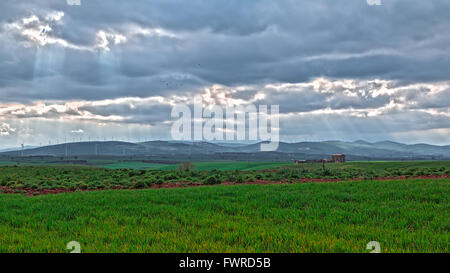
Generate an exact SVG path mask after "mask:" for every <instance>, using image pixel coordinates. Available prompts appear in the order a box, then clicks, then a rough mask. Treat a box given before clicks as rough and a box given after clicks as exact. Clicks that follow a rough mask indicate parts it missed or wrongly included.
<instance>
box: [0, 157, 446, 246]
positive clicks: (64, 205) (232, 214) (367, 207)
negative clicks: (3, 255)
mask: <svg viewBox="0 0 450 273" xmlns="http://www.w3.org/2000/svg"><path fill="white" fill-rule="evenodd" d="M109 163H110V164H108V165H111V164H119V163H117V162H109ZM130 163H134V162H130ZM149 164H153V163H149ZM194 165H195V168H194V169H187V170H178V165H164V164H156V165H153V167H155V168H159V169H147V168H143V169H140V167H139V166H137V165H134V166H133V167H132V168H128V167H127V166H128V165H116V168H112V169H107V168H100V167H95V166H91V167H83V166H57V165H32V166H22V165H21V166H0V252H65V251H67V250H66V249H65V247H66V244H67V243H68V242H70V241H78V242H80V243H81V247H82V251H83V252H367V250H366V244H367V243H368V242H370V241H378V242H379V243H380V244H381V249H382V252H448V251H449V237H450V236H449V234H450V221H449V219H450V218H449V211H450V206H449V203H448V197H449V193H450V178H449V177H450V176H449V174H450V163H449V162H448V161H429V162H349V163H345V164H327V165H326V169H325V170H323V169H322V164H300V165H294V164H291V163H290V164H281V163H245V162H238V163H230V162H218V163H217V162H216V163H195V164H194ZM141 167H142V166H141ZM169 167H170V168H169ZM165 168H167V169H165ZM391 177H397V179H398V180H391ZM416 177H421V179H415V178H416ZM378 178H383V180H377V179H378ZM406 178H409V179H406ZM314 179H319V180H320V181H334V182H332V183H328V182H327V183H316V182H310V181H315V180H314ZM355 179H358V180H355ZM338 180H341V182H336V181H338ZM250 181H255V182H257V183H259V182H258V181H269V182H270V181H283V182H285V184H269V185H258V184H254V185H246V184H242V185H239V184H241V183H244V182H250ZM191 182H193V183H196V184H195V185H202V184H204V185H212V184H220V183H223V182H228V183H229V182H232V183H234V184H235V185H227V186H225V185H216V186H206V187H189V186H192V185H194V184H192V183H191ZM294 182H301V183H294ZM170 185H177V187H181V188H173V189H164V188H163V189H146V188H153V187H154V186H157V187H161V186H170ZM117 188H121V189H128V190H116V189H117ZM138 189H139V190H138ZM85 190H102V191H85ZM1 192H5V193H16V194H1ZM56 192H59V193H60V194H56V195H40V194H45V193H56ZM61 192H66V193H61Z"/></svg>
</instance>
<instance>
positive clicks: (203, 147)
mask: <svg viewBox="0 0 450 273" xmlns="http://www.w3.org/2000/svg"><path fill="white" fill-rule="evenodd" d="M260 144H261V143H256V144H242V143H240V144H229V143H209V142H175V141H149V142H140V143H130V142H121V141H105V142H99V141H91V142H74V143H65V144H58V145H50V146H44V147H37V148H35V147H31V148H26V149H24V150H23V151H21V150H20V149H15V150H13V151H10V150H9V151H3V152H0V155H1V156H21V155H22V153H23V156H44V155H45V156H59V157H60V156H68V157H71V156H83V155H98V156H164V157H176V156H197V157H198V156H205V158H210V157H211V158H215V157H217V158H230V157H231V158H233V156H234V155H236V156H238V157H245V156H247V154H248V156H250V155H251V157H252V158H255V159H257V158H268V159H270V158H277V159H280V160H281V159H320V158H324V157H328V156H330V155H331V154H336V153H340V154H345V155H347V158H348V159H350V160H375V159H398V160H410V159H450V145H447V146H437V145H429V144H413V145H407V144H402V143H397V142H392V141H382V142H375V143H370V142H366V141H362V140H359V141H354V142H344V141H322V142H298V143H286V142H280V144H279V147H278V150H277V151H274V152H260Z"/></svg>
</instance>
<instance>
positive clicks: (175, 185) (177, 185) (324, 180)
mask: <svg viewBox="0 0 450 273" xmlns="http://www.w3.org/2000/svg"><path fill="white" fill-rule="evenodd" d="M442 178H450V175H448V174H446V175H423V176H415V177H406V176H397V177H375V178H373V179H364V178H353V179H328V178H302V179H298V180H294V181H293V182H288V181H272V180H255V181H248V182H242V183H235V182H229V181H225V182H223V183H221V184H216V185H205V184H202V183H199V182H190V181H185V182H176V183H163V184H160V185H156V184H155V185H151V186H150V187H147V188H143V189H161V188H165V189H167V188H185V187H199V186H217V185H226V186H231V185H269V184H293V183H333V182H343V181H362V180H376V181H383V180H413V179H442ZM103 190H137V189H125V188H123V187H121V186H118V187H115V188H109V189H62V188H61V189H33V188H11V187H8V186H0V194H2V193H3V194H24V195H25V196H36V195H46V194H59V193H71V192H80V191H103Z"/></svg>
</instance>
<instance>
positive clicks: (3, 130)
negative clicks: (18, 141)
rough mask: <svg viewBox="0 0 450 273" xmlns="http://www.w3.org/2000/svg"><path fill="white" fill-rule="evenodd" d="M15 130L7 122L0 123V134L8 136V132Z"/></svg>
mask: <svg viewBox="0 0 450 273" xmlns="http://www.w3.org/2000/svg"><path fill="white" fill-rule="evenodd" d="M15 131H16V129H15V128H12V127H11V125H9V124H8V123H5V122H2V123H0V136H9V135H10V134H12V133H14V132H15Z"/></svg>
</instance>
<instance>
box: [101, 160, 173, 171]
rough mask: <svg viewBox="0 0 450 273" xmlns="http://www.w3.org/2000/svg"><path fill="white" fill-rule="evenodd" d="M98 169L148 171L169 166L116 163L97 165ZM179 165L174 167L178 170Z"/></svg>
mask: <svg viewBox="0 0 450 273" xmlns="http://www.w3.org/2000/svg"><path fill="white" fill-rule="evenodd" d="M97 166H98V167H102V168H106V169H136V170H146V169H164V168H165V167H166V166H170V165H167V164H158V163H146V162H115V163H110V164H101V165H97ZM177 166H178V165H174V168H176V167H177Z"/></svg>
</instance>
